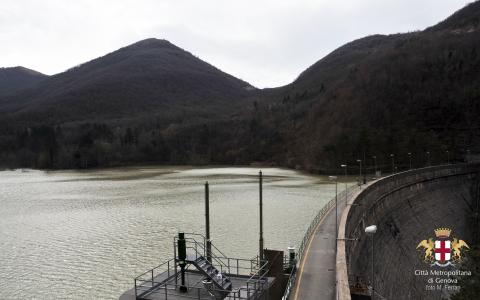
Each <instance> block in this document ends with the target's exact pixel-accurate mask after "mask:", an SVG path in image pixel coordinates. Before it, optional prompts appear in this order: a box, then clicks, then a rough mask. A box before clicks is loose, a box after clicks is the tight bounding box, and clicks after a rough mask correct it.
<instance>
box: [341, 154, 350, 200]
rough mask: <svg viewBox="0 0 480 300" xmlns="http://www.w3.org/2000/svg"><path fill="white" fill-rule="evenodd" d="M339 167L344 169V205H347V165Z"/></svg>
mask: <svg viewBox="0 0 480 300" xmlns="http://www.w3.org/2000/svg"><path fill="white" fill-rule="evenodd" d="M340 167H342V168H345V205H347V197H348V195H347V194H348V191H347V165H346V164H345V165H340Z"/></svg>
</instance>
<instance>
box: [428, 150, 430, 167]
mask: <svg viewBox="0 0 480 300" xmlns="http://www.w3.org/2000/svg"><path fill="white" fill-rule="evenodd" d="M427 166H428V167H430V151H427Z"/></svg>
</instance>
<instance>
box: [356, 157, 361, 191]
mask: <svg viewBox="0 0 480 300" xmlns="http://www.w3.org/2000/svg"><path fill="white" fill-rule="evenodd" d="M357 162H358V163H359V164H360V177H358V185H360V187H361V186H362V160H361V159H357Z"/></svg>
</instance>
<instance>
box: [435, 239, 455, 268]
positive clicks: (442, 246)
mask: <svg viewBox="0 0 480 300" xmlns="http://www.w3.org/2000/svg"><path fill="white" fill-rule="evenodd" d="M451 254H452V243H451V241H450V240H436V241H435V260H436V261H438V262H440V263H442V264H443V263H445V262H447V261H450V259H451Z"/></svg>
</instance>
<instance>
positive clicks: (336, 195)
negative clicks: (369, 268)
mask: <svg viewBox="0 0 480 300" xmlns="http://www.w3.org/2000/svg"><path fill="white" fill-rule="evenodd" d="M346 192H347V191H346V190H345V193H346ZM337 198H338V179H337V178H335V253H337V241H338V205H337Z"/></svg>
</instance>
